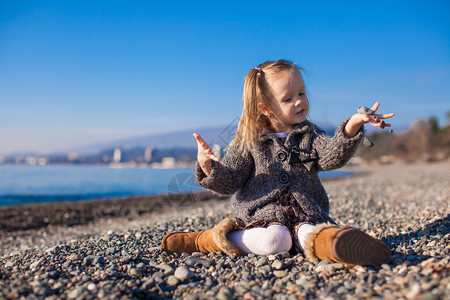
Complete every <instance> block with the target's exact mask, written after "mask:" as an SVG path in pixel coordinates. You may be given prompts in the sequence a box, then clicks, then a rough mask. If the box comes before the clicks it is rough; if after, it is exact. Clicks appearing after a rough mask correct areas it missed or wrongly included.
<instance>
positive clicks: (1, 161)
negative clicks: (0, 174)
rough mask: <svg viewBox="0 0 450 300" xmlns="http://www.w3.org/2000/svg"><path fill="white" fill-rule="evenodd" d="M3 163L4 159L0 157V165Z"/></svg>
mask: <svg viewBox="0 0 450 300" xmlns="http://www.w3.org/2000/svg"><path fill="white" fill-rule="evenodd" d="M4 162H5V158H4V157H3V156H0V164H2V163H4Z"/></svg>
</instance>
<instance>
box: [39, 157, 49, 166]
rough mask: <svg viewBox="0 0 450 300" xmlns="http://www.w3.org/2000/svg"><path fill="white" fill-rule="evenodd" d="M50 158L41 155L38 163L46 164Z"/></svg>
mask: <svg viewBox="0 0 450 300" xmlns="http://www.w3.org/2000/svg"><path fill="white" fill-rule="evenodd" d="M47 162H48V160H47V159H46V158H45V157H41V158H39V159H38V164H39V165H40V166H45V165H46V164H47Z"/></svg>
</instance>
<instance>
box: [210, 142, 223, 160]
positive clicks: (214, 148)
mask: <svg viewBox="0 0 450 300" xmlns="http://www.w3.org/2000/svg"><path fill="white" fill-rule="evenodd" d="M220 150H222V148H220V145H217V144H214V145H213V146H212V149H211V151H212V153H213V154H214V155H215V156H216V157H217V158H220Z"/></svg>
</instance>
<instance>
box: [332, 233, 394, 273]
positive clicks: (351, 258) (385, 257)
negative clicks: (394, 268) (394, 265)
mask: <svg viewBox="0 0 450 300" xmlns="http://www.w3.org/2000/svg"><path fill="white" fill-rule="evenodd" d="M331 251H332V253H333V255H334V256H335V257H336V258H338V260H340V261H342V262H344V263H346V264H352V265H362V266H370V267H375V266H380V265H382V264H385V263H389V261H390V259H391V249H390V248H389V246H388V245H386V244H385V243H383V242H382V241H380V240H377V239H375V238H373V237H371V236H370V235H368V234H366V233H364V232H362V231H361V230H359V229H357V228H351V227H349V228H343V229H342V230H341V231H340V232H338V234H336V237H335V238H334V241H333V243H332V245H331Z"/></svg>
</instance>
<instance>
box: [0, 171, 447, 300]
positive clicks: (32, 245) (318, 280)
mask: <svg viewBox="0 0 450 300" xmlns="http://www.w3.org/2000/svg"><path fill="white" fill-rule="evenodd" d="M348 170H351V171H355V172H357V173H358V174H357V175H353V176H349V177H344V178H339V179H334V180H325V181H323V184H324V187H325V189H326V191H327V193H328V195H329V198H330V208H331V209H330V216H331V217H332V218H333V219H334V220H335V221H336V222H337V223H338V224H340V225H350V226H355V227H358V228H360V229H361V230H363V231H365V232H366V233H368V234H370V235H372V236H374V237H376V238H379V239H382V240H383V241H384V242H385V243H387V244H388V245H389V246H390V248H391V250H392V259H391V261H390V262H389V264H384V265H382V266H381V267H380V268H370V267H362V266H356V267H352V268H349V267H345V266H343V265H342V264H336V263H329V262H327V261H321V262H311V261H309V260H308V259H306V258H305V257H304V256H303V255H302V254H291V253H288V252H284V253H278V254H276V255H270V256H257V255H253V254H249V255H246V256H240V257H230V256H225V255H223V254H222V253H220V252H218V253H211V254H203V253H193V254H192V255H188V254H181V255H178V254H170V253H166V252H164V251H162V250H161V249H160V248H159V244H160V242H161V239H162V237H163V236H164V235H165V234H166V233H168V232H173V231H199V230H206V229H209V228H211V227H213V226H214V225H215V224H217V223H218V222H220V221H221V220H222V219H223V218H225V217H227V216H231V211H230V203H229V201H228V200H227V198H225V197H219V196H217V195H214V194H211V193H209V192H201V193H195V194H189V193H188V194H180V195H169V196H170V197H169V196H168V195H161V196H155V197H134V198H125V199H115V200H98V201H88V202H82V203H57V204H55V203H53V204H40V205H24V206H14V207H0V218H1V221H0V235H1V236H0V299H173V298H175V299H450V208H449V203H450V184H449V182H450V163H449V162H444V163H442V162H441V163H432V164H412V165H385V166H365V167H351V168H350V169H348Z"/></svg>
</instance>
